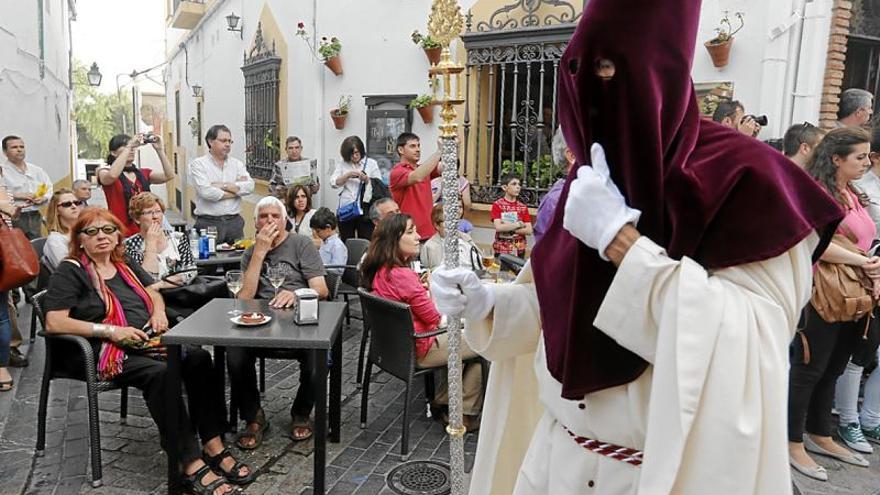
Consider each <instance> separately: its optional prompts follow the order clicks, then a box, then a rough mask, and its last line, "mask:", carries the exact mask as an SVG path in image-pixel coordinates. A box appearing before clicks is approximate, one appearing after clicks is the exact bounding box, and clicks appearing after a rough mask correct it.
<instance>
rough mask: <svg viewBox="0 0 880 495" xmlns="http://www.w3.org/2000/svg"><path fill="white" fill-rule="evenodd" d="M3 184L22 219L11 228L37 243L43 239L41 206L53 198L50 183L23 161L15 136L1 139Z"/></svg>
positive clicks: (37, 170)
mask: <svg viewBox="0 0 880 495" xmlns="http://www.w3.org/2000/svg"><path fill="white" fill-rule="evenodd" d="M3 153H4V154H5V155H6V161H5V162H3V183H4V185H5V186H6V189H7V191H8V192H9V193H10V194H12V197H13V199H14V200H15V205H16V206H18V207H21V215H20V216H19V217H18V219H16V220H13V221H12V224H13V225H14V226H16V227H18V228H20V229H21V230H22V231H24V233H25V235H27V237H28V239H36V238H38V237H40V236H41V235H42V230H43V216H42V214H41V213H40V206H41V205H43V204H45V203H46V202H47V201H49V198H51V197H52V181H51V180H50V179H49V175H48V174H46V172H45V171H44V170H43V169H42V168H40V167H38V166H36V165H34V164H33V163H28V162H26V161H24V157H25V150H24V140H23V139H22V138H20V137H18V136H6V137H5V138H3Z"/></svg>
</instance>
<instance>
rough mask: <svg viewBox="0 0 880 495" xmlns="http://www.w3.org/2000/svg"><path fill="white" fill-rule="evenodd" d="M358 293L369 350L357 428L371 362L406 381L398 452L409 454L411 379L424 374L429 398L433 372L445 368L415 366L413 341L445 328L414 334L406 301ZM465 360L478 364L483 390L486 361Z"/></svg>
mask: <svg viewBox="0 0 880 495" xmlns="http://www.w3.org/2000/svg"><path fill="white" fill-rule="evenodd" d="M358 295H359V296H360V301H361V310H362V311H363V314H364V329H365V330H364V331H369V332H370V351H369V356H368V358H367V363H366V367H365V368H364V382H363V389H362V390H361V428H366V426H367V397H368V396H369V394H370V376H371V374H372V369H373V365H376V366H378V367H379V368H380V369H382V370H383V371H385V372H386V373H389V374H390V375H392V376H394V377H396V378H399V379H401V380H403V381H404V382H405V383H406V392H405V399H404V405H403V433H402V438H401V441H400V451H401V452H400V453H401V455H402V456H404V457H407V456H408V454H409V403H410V398H411V397H412V383H413V379H415V378H416V377H417V376H420V375H424V377H425V399H426V400H427V401H430V400H431V399H433V397H434V381H433V378H434V376H433V373H434V372H435V371H437V370H441V369H445V368H446V367H445V366H438V367H435V368H421V367H419V366H418V365H417V364H416V348H415V342H416V339H419V338H427V337H433V336H436V335H440V334H442V333H445V332H446V330H442V329H441V330H436V331H433V332H428V333H419V334H417V333H415V328H414V327H413V319H412V313H411V312H410V309H409V305H408V304H403V303H400V302H397V301H391V300H388V299H385V298H383V297H380V296H377V295H375V294H372V293H370V292H368V291H366V290H365V289H358ZM367 329H368V330H367ZM465 362H467V363H472V362H478V363H479V364H480V366H482V368H483V369H482V371H483V390H485V387H486V376H487V373H488V362H487V361H486V360H484V359H482V358H480V357H477V358H473V359H469V360H467V361H465Z"/></svg>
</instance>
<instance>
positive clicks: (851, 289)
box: [810, 230, 875, 323]
mask: <svg viewBox="0 0 880 495" xmlns="http://www.w3.org/2000/svg"><path fill="white" fill-rule="evenodd" d="M853 238H854V236H853V235H852V233H851V232H849V231H848V230H844V234H840V233H837V234H835V235H834V237H833V238H832V239H831V242H832V243H834V244H836V245H838V246H840V247H842V248H844V249H846V250H847V251H852V252H854V253H858V254H861V255H862V256H867V254H865V252H864V251H862V250H861V249H859V248H858V246H856V243H855V241H854V239H853ZM871 293H872V284H871V280H870V279H869V278H868V276H867V275H865V272H864V271H862V269H861V268H859V267H856V266H852V265H845V264H842V263H827V262H825V261H821V260H820V261H819V263H818V264H817V265H816V270H815V273H814V274H813V295H812V297H810V304H812V305H813V307H814V308H815V309H816V313H818V314H819V316H820V317H821V318H822V319H823V320H825V321H827V322H829V323H833V322H838V321H856V320H859V319H861V318H862V317H864V316H865V315H868V314H870V313H871V312H872V311H873V309H874V306H875V302H874V298H873V297H872V296H871Z"/></svg>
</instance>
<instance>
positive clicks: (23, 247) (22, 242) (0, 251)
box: [0, 219, 40, 292]
mask: <svg viewBox="0 0 880 495" xmlns="http://www.w3.org/2000/svg"><path fill="white" fill-rule="evenodd" d="M39 273H40V260H39V259H37V253H36V251H34V248H33V246H31V242H30V241H29V240H28V238H27V237H26V236H25V235H24V232H22V231H21V229H14V228H11V227H9V226H8V225H6V221H5V220H2V219H0V292H5V291H8V290H10V289H15V288H16V287H21V286H22V285H25V284H27V283H28V282H30V281H31V280H33V279H35V278H37V275H39Z"/></svg>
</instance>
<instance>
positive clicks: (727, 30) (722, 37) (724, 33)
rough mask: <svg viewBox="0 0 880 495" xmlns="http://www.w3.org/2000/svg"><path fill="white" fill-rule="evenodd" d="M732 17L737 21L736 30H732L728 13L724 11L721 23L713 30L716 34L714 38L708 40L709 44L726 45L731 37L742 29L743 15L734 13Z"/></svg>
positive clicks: (743, 23)
mask: <svg viewBox="0 0 880 495" xmlns="http://www.w3.org/2000/svg"><path fill="white" fill-rule="evenodd" d="M733 16H734V17H735V18H736V19H737V20H738V21H739V26H737V28H736V29H734V28H733V24H731V22H730V12H728V11H726V10H725V11H724V16H723V17H722V18H721V22H719V23H718V24H719V26H718V27H717V28H715V33H717V34H716V35H715V37H714V38H712V39H711V40H709V43H710V44H713V45H720V44H722V43H727V42H728V41H730V40H731V39H732V38H733V35H735V34H736V33H738V32H739V30H740V29H742V28H743V26H745V24H746V22H745V19H744V17H745V14H744V13H742V12H736V13H734V14H733Z"/></svg>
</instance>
